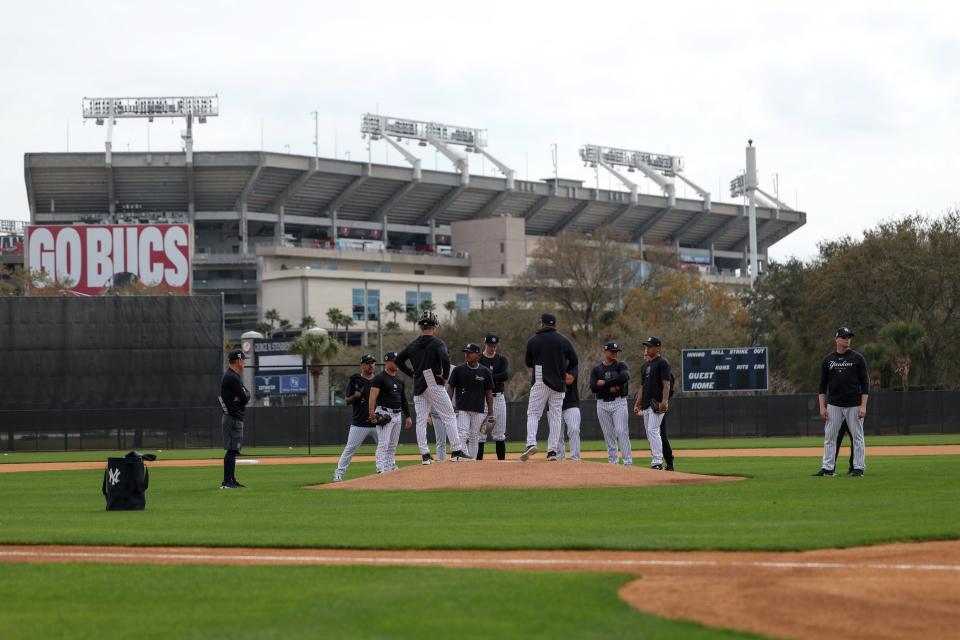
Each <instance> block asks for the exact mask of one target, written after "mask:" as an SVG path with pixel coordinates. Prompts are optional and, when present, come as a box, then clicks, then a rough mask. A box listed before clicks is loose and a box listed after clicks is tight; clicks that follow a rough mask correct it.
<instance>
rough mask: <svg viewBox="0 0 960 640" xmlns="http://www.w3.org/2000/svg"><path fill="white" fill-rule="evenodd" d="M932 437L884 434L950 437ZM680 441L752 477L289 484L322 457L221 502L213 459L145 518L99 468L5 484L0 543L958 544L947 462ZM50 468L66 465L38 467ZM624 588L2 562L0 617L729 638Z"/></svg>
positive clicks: (522, 579) (0, 629)
mask: <svg viewBox="0 0 960 640" xmlns="http://www.w3.org/2000/svg"><path fill="white" fill-rule="evenodd" d="M935 438H939V437H927V438H922V437H909V438H902V437H898V438H897V441H896V442H892V441H889V443H890V444H934V443H937V444H939V443H948V444H949V443H955V441H956V438H954V441H949V440H948V441H947V442H944V441H942V440H935ZM877 440H879V438H873V439H871V440H870V441H869V442H870V445H871V446H877V445H879V444H880V443H878V442H876V441H877ZM722 442H723V443H725V444H730V443H731V442H733V441H722ZM738 442H739V443H740V446H759V445H760V443H761V441H754V440H746V441H738ZM777 442H781V443H782V444H781V445H780V446H791V447H793V446H816V445H817V444H819V443H816V442H812V439H807V440H806V441H803V442H798V441H796V440H794V439H789V440H786V439H785V440H783V441H780V440H778V441H777ZM887 442H888V441H886V440H885V441H884V443H887ZM598 444H599V443H595V444H594V446H593V447H592V448H598V447H597V445H598ZM687 444H694V443H692V442H690V441H686V442H684V443H682V444H681V443H680V442H678V445H680V446H678V447H677V448H678V450H680V453H678V457H677V465H678V469H679V470H681V471H688V472H693V473H706V474H722V475H742V476H747V477H748V478H749V479H748V480H745V481H741V482H731V483H720V484H709V485H679V486H669V487H650V488H636V489H570V490H561V489H543V490H494V491H469V492H465V491H461V492H457V491H423V492H380V491H363V492H357V491H314V490H307V489H303V488H302V487H303V486H304V485H307V484H315V483H321V482H327V481H329V479H330V477H331V475H332V473H333V466H334V465H332V464H306V465H289V466H287V465H277V466H273V465H249V466H240V467H238V475H239V476H240V478H241V480H242V481H243V482H245V483H246V484H247V485H248V486H249V488H248V489H246V490H242V491H229V492H226V491H219V490H218V489H217V487H218V485H219V480H220V469H219V467H209V468H154V469H153V471H152V472H151V488H150V490H149V492H148V507H147V510H146V511H144V512H132V513H131V512H109V513H108V512H105V511H104V509H103V498H102V496H101V495H100V493H99V489H100V480H101V478H102V472H101V471H90V470H87V471H58V472H30V473H17V474H3V475H0V483H2V490H0V543H7V544H10V543H20V544H40V543H61V544H107V545H121V544H123V545H201V546H282V547H352V548H392V549H401V548H417V549H614V550H617V549H624V550H626V549H630V550H632V549H636V550H644V549H649V550H655V549H673V550H684V549H729V550H795V549H815V548H826V547H846V546H856V545H869V544H879V543H884V542H893V541H910V540H935V539H957V538H960V501H958V500H957V499H956V496H957V495H960V465H958V462H960V456H912V457H911V456H905V457H879V456H877V457H868V466H867V476H866V477H865V478H859V479H858V478H849V477H846V476H837V477H835V478H814V477H810V474H811V473H813V472H814V471H816V469H817V468H818V467H819V460H818V458H817V457H815V456H814V457H811V458H773V457H758V458H688V459H684V458H683V456H682V448H681V447H683V446H684V445H687ZM695 444H696V445H697V447H698V448H699V447H700V446H707V445H706V443H705V442H703V441H697V442H696V443H695ZM712 446H716V445H715V444H713V445H712ZM687 448H693V447H687ZM337 452H338V451H337ZM164 453H165V454H166V453H168V452H164ZM190 453H197V452H190ZM46 455H49V454H46ZM213 455H216V453H214V454H213ZM19 456H20V454H17V455H15V456H8V459H9V458H11V457H12V458H19ZM165 457H168V456H165ZM201 457H211V453H210V452H208V453H207V455H206V456H201ZM64 458H67V459H73V458H71V457H70V456H63V455H62V454H61V455H59V456H54V457H53V458H52V459H54V460H55V459H64ZM81 459H84V458H81ZM85 459H93V460H102V459H103V456H102V454H95V455H93V456H90V455H89V454H87V457H86V458H85ZM5 461H6V460H5ZM12 461H21V460H11V462H12ZM584 464H601V463H599V462H587V463H584ZM842 466H843V465H841V467H842ZM372 472H373V464H372V463H354V464H353V465H352V466H351V467H350V471H349V473H348V478H349V477H358V476H360V475H364V474H369V473H372ZM628 579H629V578H628V577H626V576H622V575H617V574H596V573H594V574H569V573H562V574H555V573H549V574H540V573H535V572H534V573H522V572H508V571H497V572H493V571H480V570H454V569H439V568H438V569H419V568H416V569H414V568H400V567H395V568H374V567H309V568H301V567H212V566H209V567H208V566H181V567H174V566H163V567H160V566H130V565H30V564H4V563H0V602H3V603H9V602H16V604H17V606H16V607H9V606H2V607H0V637H3V638H15V637H39V636H48V637H68V636H69V637H87V636H93V635H98V636H102V635H105V632H106V631H107V630H109V629H110V628H111V626H112V625H114V624H116V625H120V626H129V625H130V623H131V621H132V620H135V619H143V620H150V619H153V620H161V621H162V624H161V625H160V626H158V628H157V629H153V630H151V629H150V626H149V624H145V625H143V626H142V627H141V626H140V625H137V626H136V631H135V632H136V634H137V635H142V636H146V637H150V636H151V635H153V636H156V637H160V636H163V637H198V636H201V635H203V636H205V637H210V636H214V637H256V638H264V637H278V638H279V637H283V638H288V637H307V636H310V637H370V638H374V637H384V638H385V637H391V638H393V637H396V638H418V637H422V636H423V635H425V634H428V633H432V634H434V635H439V636H441V637H446V636H458V637H487V638H489V637H504V638H507V637H517V636H521V635H523V636H529V637H548V636H550V637H644V638H661V637H662V638H668V637H670V638H677V637H683V638H687V637H691V638H727V637H744V636H736V635H734V634H732V633H730V632H726V631H720V630H713V629H705V628H703V627H699V626H697V625H693V624H688V623H684V622H676V621H665V620H660V619H657V618H655V617H652V616H647V615H644V614H641V613H639V612H637V611H634V610H632V609H631V608H630V607H628V606H627V605H625V604H623V603H622V602H620V601H619V599H618V598H617V597H616V591H617V589H618V588H619V587H620V586H621V585H622V584H624V583H625V582H626V581H627V580H628ZM125 585H132V588H131V589H130V590H129V591H127V589H126V588H125ZM145 589H146V590H147V591H145ZM148 592H149V595H148ZM68 621H69V622H70V623H71V624H70V626H67V622H68Z"/></svg>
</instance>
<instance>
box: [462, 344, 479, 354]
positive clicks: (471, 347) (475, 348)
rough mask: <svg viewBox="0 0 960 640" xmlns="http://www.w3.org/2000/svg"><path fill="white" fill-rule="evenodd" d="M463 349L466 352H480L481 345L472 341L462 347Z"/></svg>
mask: <svg viewBox="0 0 960 640" xmlns="http://www.w3.org/2000/svg"><path fill="white" fill-rule="evenodd" d="M461 351H463V352H464V353H480V345H478V344H474V343H472V342H470V343H468V344H467V346H465V347H464V348H463V349H461Z"/></svg>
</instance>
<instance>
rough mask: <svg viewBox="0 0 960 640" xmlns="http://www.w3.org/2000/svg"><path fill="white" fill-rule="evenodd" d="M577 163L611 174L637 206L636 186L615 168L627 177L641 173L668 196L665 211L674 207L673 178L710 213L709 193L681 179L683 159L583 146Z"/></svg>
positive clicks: (666, 155) (627, 150)
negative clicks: (635, 172)
mask: <svg viewBox="0 0 960 640" xmlns="http://www.w3.org/2000/svg"><path fill="white" fill-rule="evenodd" d="M580 159H581V160H583V162H585V163H586V164H588V165H590V166H591V167H597V166H598V165H599V166H601V167H603V168H604V169H606V170H607V171H609V172H610V173H612V174H613V175H614V176H615V177H616V178H617V179H618V180H619V181H620V182H621V183H623V184H624V186H626V187H627V188H628V189H629V190H630V203H631V204H637V200H638V194H637V184H636V183H635V182H633V181H632V180H630V179H629V178H627V177H626V176H625V175H623V174H622V173H620V172H619V171H617V170H616V169H614V167H626V169H627V171H628V172H630V173H632V172H634V171H640V172H641V173H642V174H643V175H645V176H646V177H648V178H650V180H652V181H653V182H654V183H655V184H656V185H657V186H658V187H660V189H661V190H662V191H663V193H664V195H665V196H667V206H668V207H673V206H675V205H676V201H677V195H676V186H675V184H674V178H679V179H680V180H682V181H683V182H685V183H686V184H688V185H690V187H692V188H693V190H694V191H696V192H697V194H699V195H700V197H702V198H703V210H704V211H710V192H709V191H707V190H706V189H703V188H702V187H700V186H699V185H696V184H694V183H693V182H692V181H690V180H689V179H687V177H686V176H684V175H683V158H681V157H679V156H671V155H669V154H664V153H649V152H646V151H631V150H629V149H619V148H616V147H604V146H600V145H595V144H586V145H584V146H582V147H580Z"/></svg>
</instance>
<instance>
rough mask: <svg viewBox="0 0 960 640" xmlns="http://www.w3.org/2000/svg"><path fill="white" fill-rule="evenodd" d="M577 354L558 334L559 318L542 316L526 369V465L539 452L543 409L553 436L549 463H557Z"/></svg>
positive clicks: (523, 455)
mask: <svg viewBox="0 0 960 640" xmlns="http://www.w3.org/2000/svg"><path fill="white" fill-rule="evenodd" d="M577 363H578V360H577V352H576V351H575V350H574V348H573V344H571V343H570V340H569V339H568V338H567V337H566V336H565V335H563V334H562V333H559V332H558V331H557V318H556V316H554V315H553V314H552V313H544V314H543V315H542V316H540V328H539V330H538V331H537V332H536V333H535V334H534V335H532V336H530V339H529V340H527V354H526V364H527V367H529V368H530V369H532V370H533V371H532V374H533V375H532V376H531V381H530V399H529V400H528V401H527V447H526V449H524V450H523V453H521V454H520V460H522V461H523V462H526V461H527V460H529V459H530V456H532V455H533V454H535V453H536V452H537V427H538V426H539V424H540V416H541V415H543V409H544V407H546V408H547V422H548V424H549V425H550V432H549V435H548V437H547V460H550V461H555V460H556V459H557V446H558V441H559V439H560V429H561V428H562V426H563V422H562V421H563V396H564V392H565V391H566V388H567V384H570V383H572V382H573V372H574V371H576V369H577Z"/></svg>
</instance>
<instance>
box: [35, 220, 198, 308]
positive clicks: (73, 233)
mask: <svg viewBox="0 0 960 640" xmlns="http://www.w3.org/2000/svg"><path fill="white" fill-rule="evenodd" d="M191 244H192V234H191V233H190V225H188V224H117V225H77V226H56V225H43V226H28V227H27V251H26V254H27V256H26V258H27V268H28V269H30V270H31V271H43V272H45V273H47V274H49V275H50V276H51V277H53V279H54V280H55V281H57V282H60V283H70V288H71V289H72V290H74V291H77V292H78V293H85V294H97V293H101V292H103V291H104V290H106V289H109V288H110V287H112V286H115V285H120V284H129V283H131V282H137V281H140V282H142V283H143V284H145V285H147V286H157V285H162V286H166V287H169V288H171V289H177V290H181V291H185V292H187V293H189V292H190V284H191V274H190V258H191V256H192V247H191Z"/></svg>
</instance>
